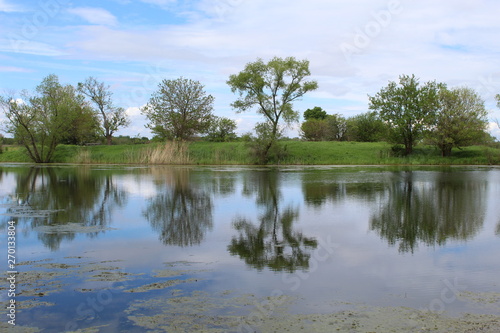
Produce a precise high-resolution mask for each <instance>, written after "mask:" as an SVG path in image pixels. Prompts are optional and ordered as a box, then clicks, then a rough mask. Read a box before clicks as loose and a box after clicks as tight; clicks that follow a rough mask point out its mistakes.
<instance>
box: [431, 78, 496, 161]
mask: <svg viewBox="0 0 500 333" xmlns="http://www.w3.org/2000/svg"><path fill="white" fill-rule="evenodd" d="M439 105H440V107H439V111H438V113H437V117H436V125H435V127H434V130H433V131H432V133H431V134H430V136H431V139H432V141H433V142H434V143H435V144H436V145H437V146H438V147H439V149H440V150H441V153H442V155H443V156H450V155H451V150H452V149H453V148H454V147H456V148H460V147H463V146H467V145H471V144H475V143H478V142H480V141H481V140H483V139H484V137H485V133H486V128H487V126H488V118H487V116H488V111H487V110H486V108H485V106H484V101H483V100H482V99H481V97H480V96H479V95H478V94H477V93H476V92H475V91H474V90H473V89H470V88H467V87H461V88H454V89H447V88H442V89H440V91H439Z"/></svg>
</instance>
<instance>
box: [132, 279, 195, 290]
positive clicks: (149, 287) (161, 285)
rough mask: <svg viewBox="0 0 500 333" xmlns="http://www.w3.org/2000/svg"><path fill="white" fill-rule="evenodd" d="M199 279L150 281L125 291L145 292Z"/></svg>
mask: <svg viewBox="0 0 500 333" xmlns="http://www.w3.org/2000/svg"><path fill="white" fill-rule="evenodd" d="M196 281H198V280H197V279H187V280H180V279H175V280H168V281H164V282H155V283H150V284H146V285H143V286H140V287H137V288H131V289H127V290H124V292H128V293H143V292H147V291H151V290H158V289H165V288H170V287H173V286H176V285H179V284H182V283H190V282H196Z"/></svg>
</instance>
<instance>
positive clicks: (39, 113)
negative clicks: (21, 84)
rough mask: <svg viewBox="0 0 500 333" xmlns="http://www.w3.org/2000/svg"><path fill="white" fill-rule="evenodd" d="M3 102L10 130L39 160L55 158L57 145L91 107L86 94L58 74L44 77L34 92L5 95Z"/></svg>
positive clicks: (43, 161)
mask: <svg viewBox="0 0 500 333" xmlns="http://www.w3.org/2000/svg"><path fill="white" fill-rule="evenodd" d="M0 104H1V106H2V108H3V109H4V112H5V116H6V117H7V120H8V124H7V132H9V133H11V134H13V135H14V137H15V138H16V140H17V141H18V142H20V143H21V144H22V145H23V146H24V147H25V148H26V151H27V153H28V155H29V157H30V158H31V159H32V160H33V161H34V162H37V163H47V162H50V161H51V160H52V158H53V156H54V152H55V149H56V147H57V145H59V144H60V143H61V142H63V141H64V140H65V139H67V138H68V136H69V135H70V134H71V133H72V130H73V126H74V125H75V124H80V125H81V123H82V122H85V117H84V118H82V115H86V114H87V112H86V111H85V110H84V109H85V108H88V106H87V105H86V103H85V101H84V98H83V96H81V95H79V94H78V92H77V91H76V89H75V88H74V87H73V86H71V85H62V84H60V83H59V79H58V77H57V76H56V75H49V76H47V77H46V78H44V79H43V81H42V83H41V84H40V85H38V86H37V87H36V92H35V93H32V94H30V93H28V92H27V91H24V92H23V93H22V94H21V95H20V97H15V96H3V97H1V98H0Z"/></svg>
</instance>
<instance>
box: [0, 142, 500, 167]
mask: <svg viewBox="0 0 500 333" xmlns="http://www.w3.org/2000/svg"><path fill="white" fill-rule="evenodd" d="M281 145H282V147H283V148H284V151H285V152H286V153H285V154H284V155H283V156H282V157H281V158H280V160H279V161H274V162H271V163H270V164H273V165H499V164H500V149H499V148H492V147H486V146H471V147H465V148H463V149H461V150H459V149H455V150H454V151H453V153H452V156H450V157H442V156H441V154H440V152H439V151H438V150H437V149H436V148H435V147H432V146H417V147H416V148H415V151H414V153H413V154H412V155H411V156H408V157H397V156H394V154H393V153H392V151H391V145H389V144H387V143H384V142H374V143H367V142H331V141H329V142H304V141H283V142H281ZM3 150H4V151H3V153H2V154H0V162H11V163H12V162H14V163H31V161H30V159H29V157H28V156H27V155H26V153H25V152H24V149H23V148H22V147H16V146H9V147H4V149H3ZM53 163H73V164H141V165H161V164H166V165H255V164H256V163H255V160H254V159H253V158H252V156H251V150H250V148H249V147H248V146H247V145H246V144H245V143H244V142H221V143H214V142H193V143H189V144H188V143H180V144H177V143H163V144H160V143H151V144H145V145H113V146H106V145H101V146H90V147H81V146H71V145H60V146H58V147H57V150H56V153H55V156H54V160H53Z"/></svg>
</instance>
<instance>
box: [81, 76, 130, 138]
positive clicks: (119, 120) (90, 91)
mask: <svg viewBox="0 0 500 333" xmlns="http://www.w3.org/2000/svg"><path fill="white" fill-rule="evenodd" d="M78 90H79V91H80V92H81V93H82V94H84V95H85V96H87V98H88V99H89V100H90V102H91V103H92V104H93V105H94V106H95V108H96V113H97V114H98V115H99V117H100V119H101V128H102V132H103V133H104V137H105V138H106V142H107V144H108V145H111V144H112V140H113V134H114V133H115V132H116V131H117V130H118V129H119V128H120V127H127V126H129V125H130V120H129V118H128V116H127V114H126V113H125V110H124V109H123V108H121V107H116V106H115V105H114V104H113V100H112V96H113V93H112V92H111V91H110V87H109V86H106V85H105V84H104V82H99V81H97V79H96V78H94V77H92V76H91V77H89V78H87V79H86V80H85V81H84V82H80V83H78Z"/></svg>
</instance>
